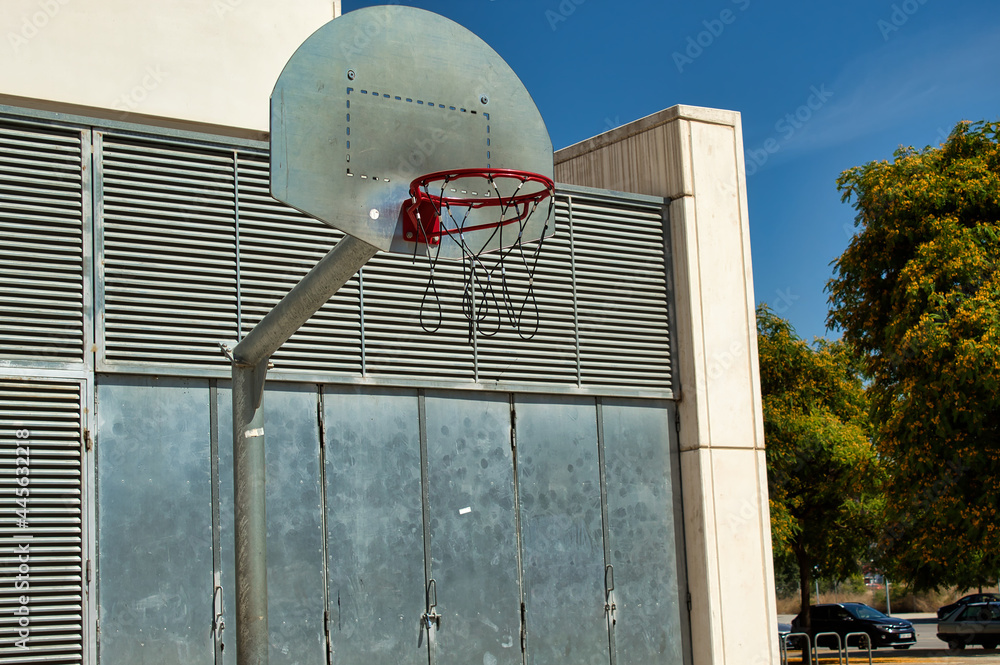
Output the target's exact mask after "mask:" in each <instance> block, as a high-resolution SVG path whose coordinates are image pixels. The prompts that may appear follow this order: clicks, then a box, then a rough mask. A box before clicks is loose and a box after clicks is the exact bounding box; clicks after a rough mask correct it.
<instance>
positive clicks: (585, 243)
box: [572, 196, 671, 387]
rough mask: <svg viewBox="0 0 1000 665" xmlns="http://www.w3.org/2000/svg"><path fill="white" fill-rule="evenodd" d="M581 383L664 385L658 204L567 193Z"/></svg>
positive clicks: (666, 344) (664, 299)
mask: <svg viewBox="0 0 1000 665" xmlns="http://www.w3.org/2000/svg"><path fill="white" fill-rule="evenodd" d="M572 215H573V242H574V250H575V251H574V255H575V264H576V286H577V301H578V312H579V335H580V373H581V382H582V384H583V385H593V384H604V385H629V386H639V385H645V386H660V387H665V386H670V384H671V364H670V338H669V323H670V321H669V316H668V294H667V270H666V253H665V251H664V221H663V207H662V206H659V205H651V204H640V203H639V202H636V201H631V202H630V201H627V200H625V199H618V200H614V199H606V200H605V199H601V198H597V197H595V198H593V199H590V200H588V199H587V198H586V197H579V196H574V197H573V199H572Z"/></svg>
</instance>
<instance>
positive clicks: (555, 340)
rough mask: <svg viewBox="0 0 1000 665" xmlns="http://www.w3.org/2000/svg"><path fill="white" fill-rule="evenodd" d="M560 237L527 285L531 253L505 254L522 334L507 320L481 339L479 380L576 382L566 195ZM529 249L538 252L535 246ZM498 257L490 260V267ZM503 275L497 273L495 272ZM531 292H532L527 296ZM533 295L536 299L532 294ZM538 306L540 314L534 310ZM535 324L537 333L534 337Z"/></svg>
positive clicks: (558, 219)
mask: <svg viewBox="0 0 1000 665" xmlns="http://www.w3.org/2000/svg"><path fill="white" fill-rule="evenodd" d="M555 223H556V234H555V235H553V236H552V237H550V238H548V239H546V240H545V241H544V242H543V243H542V245H541V247H540V248H538V254H537V262H536V263H534V265H535V271H534V275H533V279H531V281H530V284H529V277H528V272H529V271H528V269H527V268H526V263H527V266H531V265H532V262H533V259H532V257H531V255H528V256H526V257H525V259H521V257H520V256H519V253H517V252H514V253H512V254H509V255H507V257H506V258H505V260H504V267H505V269H506V274H507V282H508V284H509V292H510V295H511V297H510V300H511V302H512V304H513V308H514V312H515V316H516V313H517V312H523V313H522V314H521V319H520V320H521V327H520V334H519V332H518V331H517V330H515V329H514V328H513V327H512V324H511V321H510V320H509V318H508V317H507V316H504V317H503V319H502V320H501V322H500V323H501V326H500V331H499V332H498V333H497V334H496V335H494V336H493V337H487V338H480V339H479V342H478V352H479V377H480V379H483V380H490V381H516V382H545V383H569V384H576V383H577V353H576V328H575V323H574V311H573V310H574V308H573V303H574V297H573V270H572V267H573V257H572V252H571V246H570V236H569V208H568V202H567V200H566V197H564V196H559V197H558V198H557V203H556V208H555ZM529 249H531V250H532V251H534V249H535V245H530V246H529ZM491 259H495V257H488V258H487V261H488V262H489V263H490V264H491V265H492V264H493V262H494V261H493V260H491ZM497 274H499V271H498V272H497ZM529 288H530V289H531V290H532V291H533V294H532V293H531V292H529ZM532 295H533V296H534V298H533V299H532V297H531V296H532ZM535 305H537V314H536V310H535ZM536 323H537V330H536V331H535V332H534V335H533V336H531V337H530V339H523V338H522V337H521V335H522V334H523V335H531V333H532V330H533V329H534V328H535V325H536Z"/></svg>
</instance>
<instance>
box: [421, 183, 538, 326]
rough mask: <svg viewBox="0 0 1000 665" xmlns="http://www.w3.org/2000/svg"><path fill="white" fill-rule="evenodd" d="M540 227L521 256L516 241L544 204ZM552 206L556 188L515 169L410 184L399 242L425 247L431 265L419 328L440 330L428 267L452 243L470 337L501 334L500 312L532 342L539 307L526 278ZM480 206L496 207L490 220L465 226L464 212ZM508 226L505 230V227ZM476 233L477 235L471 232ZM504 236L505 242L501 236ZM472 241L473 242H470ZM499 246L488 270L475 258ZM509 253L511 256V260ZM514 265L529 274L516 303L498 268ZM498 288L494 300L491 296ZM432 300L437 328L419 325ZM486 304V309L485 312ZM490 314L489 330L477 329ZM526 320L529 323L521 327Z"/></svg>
mask: <svg viewBox="0 0 1000 665" xmlns="http://www.w3.org/2000/svg"><path fill="white" fill-rule="evenodd" d="M546 200H547V201H548V205H547V206H545V208H546V209H545V220H544V229H543V231H542V233H541V237H540V238H539V240H538V243H537V244H536V245H535V247H534V251H526V250H525V245H524V244H523V243H522V235H523V232H524V229H525V226H526V224H527V223H528V221H529V220H530V219H531V217H532V215H534V214H535V212H536V211H537V210H538V208H539V207H540V206H542V204H543V203H544V202H545V201H546ZM554 203H555V184H554V183H553V181H552V179H551V178H549V177H546V176H544V175H541V174H538V173H531V172H529V171H518V170H514V169H492V168H485V169H454V170H450V171H437V172H434V173H428V174H427V175H423V176H420V177H419V178H416V179H415V180H413V181H412V182H411V183H410V201H409V203H408V204H407V205H406V206H405V208H404V214H403V236H404V238H405V239H406V240H407V241H409V242H413V243H415V245H414V252H416V247H417V246H419V245H423V246H425V247H426V250H427V254H428V257H429V258H430V260H431V270H430V277H429V281H428V284H427V289H426V290H425V292H424V299H423V302H422V303H421V317H420V320H421V326H423V328H424V330H425V331H427V332H435V331H436V330H437V329H438V328H439V327H440V325H441V316H442V314H441V305H440V300H439V299H438V294H437V287H436V286H435V284H434V263H435V262H436V261H437V257H438V254H439V252H440V250H441V245H442V243H449V242H453V243H455V244H457V245H458V246H459V247H460V248H461V255H462V256H463V266H464V280H463V281H464V290H463V294H462V309H463V312H464V314H465V317H466V319H467V320H468V321H469V335H470V338H471V337H472V335H474V333H476V332H478V333H480V334H482V335H484V336H487V337H489V336H492V335H495V334H496V333H497V332H499V330H500V318H501V312H503V313H505V314H506V315H507V318H508V320H509V321H510V323H511V325H512V326H513V327H514V329H515V330H516V331H517V333H518V335H520V336H521V337H522V338H523V339H531V337H533V336H534V334H535V332H537V330H538V305H537V302H536V301H535V296H534V288H533V284H532V281H533V276H534V270H535V264H536V262H537V259H538V252H539V250H540V249H541V245H542V241H543V240H544V238H545V236H546V234H547V233H546V232H547V230H548V226H549V223H550V221H551V218H552V209H553V206H554ZM482 208H496V215H495V217H493V218H490V221H488V222H483V221H482V219H483V216H482V215H479V216H478V218H477V219H478V221H476V222H470V221H469V213H470V212H471V211H473V210H480V209H482ZM511 227H512V228H511ZM473 232H477V233H473ZM504 235H507V236H508V237H507V239H505V238H504ZM470 238H477V240H470ZM496 246H499V247H500V248H501V249H499V250H498V253H497V255H496V260H495V262H493V265H492V266H488V265H487V263H486V262H485V261H484V260H483V258H482V255H483V254H484V253H485V252H486V248H487V247H496ZM515 253H516V254H515ZM512 257H515V258H516V259H518V260H519V263H521V264H522V265H523V267H524V268H525V271H526V273H527V276H528V288H527V292H526V294H525V296H524V297H523V298H521V299H519V302H515V297H514V296H513V294H512V292H511V290H510V288H509V285H508V282H507V271H506V268H505V265H504V264H505V262H506V261H508V260H515V259H514V258H512ZM498 289H499V295H498V293H497V290H498ZM429 300H433V301H434V307H435V309H436V312H437V323H436V325H433V326H429V325H427V323H426V322H425V320H424V310H425V309H426V306H427V305H428V301H429ZM491 303H492V307H491ZM491 311H495V313H496V317H497V323H496V326H495V327H493V326H489V327H488V328H487V329H484V327H483V324H484V323H485V322H486V321H487V319H488V318H490V312H491ZM526 315H527V317H528V318H532V319H533V321H534V323H533V324H528V325H526Z"/></svg>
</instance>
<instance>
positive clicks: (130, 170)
mask: <svg viewBox="0 0 1000 665" xmlns="http://www.w3.org/2000/svg"><path fill="white" fill-rule="evenodd" d="M97 136H98V140H97V144H96V150H97V154H98V155H101V165H102V170H101V172H100V173H99V174H98V179H97V185H98V206H99V207H98V210H99V212H100V215H101V220H102V229H103V231H102V233H103V236H102V238H103V245H102V247H103V250H102V251H103V256H102V258H103V262H102V266H103V271H104V274H103V278H104V285H103V295H104V305H105V319H104V323H103V325H104V335H105V362H104V364H103V365H102V366H101V369H102V370H103V371H109V370H110V371H113V370H114V369H115V367H116V364H117V366H118V367H121V368H122V369H127V368H128V367H132V366H135V365H136V364H141V365H146V366H167V367H169V366H184V367H188V368H192V369H197V368H205V367H218V368H221V367H222V366H224V365H225V363H226V360H225V358H224V357H223V355H222V354H221V353H219V349H218V344H219V342H227V343H231V342H233V341H235V340H236V339H237V338H238V336H239V335H245V334H246V333H247V332H249V331H250V330H251V329H252V328H253V326H254V325H256V323H257V322H258V321H260V319H261V318H263V316H264V315H265V314H266V313H267V312H269V311H270V310H271V309H272V308H273V307H274V305H275V304H276V303H277V302H278V301H279V300H280V299H281V298H282V297H284V296H285V295H286V294H287V293H288V291H289V290H290V289H291V288H292V287H293V286H294V285H295V284H296V283H297V282H298V281H299V279H300V278H301V277H302V276H303V275H305V274H306V272H308V271H309V270H310V269H311V268H312V267H313V266H314V265H315V264H316V262H317V261H318V260H319V259H320V258H322V257H323V256H324V255H325V254H326V253H327V252H328V251H329V250H330V249H331V248H332V247H333V246H334V245H335V244H336V243H337V241H338V240H339V239H340V238H341V237H342V234H341V233H340V232H339V231H335V230H334V229H332V228H330V227H329V226H328V225H326V224H325V223H323V222H320V221H317V220H315V219H312V218H310V217H308V216H306V215H304V214H302V213H300V212H298V211H296V210H293V209H292V208H290V207H288V206H286V205H284V204H282V203H279V202H278V201H276V200H274V199H273V198H272V197H271V195H270V183H269V173H268V164H269V162H268V158H267V153H266V151H265V150H261V149H257V148H254V147H247V146H233V147H232V148H231V149H227V148H225V147H224V146H223V147H219V146H217V145H215V144H198V143H194V142H185V141H181V140H179V139H164V140H162V141H160V140H154V139H138V138H134V137H130V136H125V137H120V136H117V135H108V134H98V135H97ZM664 210H665V208H664V206H663V201H662V200H661V199H655V198H653V197H641V196H637V195H629V194H619V193H615V192H607V191H603V190H591V189H586V188H580V187H573V186H560V187H559V189H558V191H557V196H556V201H555V224H556V235H554V236H552V237H550V238H548V239H546V240H545V242H544V243H543V244H542V247H541V251H540V253H539V254H538V257H537V262H536V261H535V257H534V256H533V255H532V252H533V251H534V248H535V245H529V246H528V248H527V249H528V253H527V255H526V256H524V257H522V256H520V254H519V252H517V251H514V252H512V253H510V254H508V255H507V256H506V259H505V262H504V270H503V272H501V271H499V270H497V271H494V272H493V278H492V281H493V284H492V289H493V291H494V293H496V294H497V297H496V298H495V299H494V298H493V296H491V295H490V293H489V289H486V288H484V285H483V284H482V283H480V284H478V285H477V287H476V291H477V295H476V298H477V305H478V306H479V307H482V306H483V303H484V302H485V303H487V305H488V310H489V311H488V314H487V320H486V321H484V322H482V323H481V327H480V333H479V334H478V335H477V336H476V338H475V340H471V339H470V336H469V322H468V320H467V319H466V317H465V312H464V311H463V303H462V294H463V291H464V284H465V279H466V271H467V266H465V265H463V264H462V263H461V262H455V261H443V260H442V261H439V262H437V263H436V265H434V269H433V273H432V271H431V266H430V263H429V261H428V259H427V257H426V256H416V257H412V256H401V255H392V254H380V255H377V256H376V257H374V258H373V259H372V260H371V261H370V262H369V263H368V264H367V265H366V266H365V267H364V269H363V270H362V271H361V273H360V274H359V275H358V276H357V277H355V278H354V279H352V280H350V281H349V282H348V283H347V284H346V285H345V286H344V287H343V288H342V289H341V291H340V292H339V293H337V295H336V296H335V297H333V298H331V300H330V302H328V303H326V304H325V305H324V306H323V307H322V308H321V309H320V310H319V311H318V312H317V313H316V314H315V315H313V317H312V318H311V319H310V320H309V321H308V322H307V323H306V324H305V326H303V327H302V329H301V330H299V331H298V332H296V333H295V334H294V335H292V337H291V338H290V339H289V340H288V341H287V342H286V343H285V344H284V345H283V346H282V348H281V349H279V350H278V351H277V352H276V353H275V354H274V357H273V361H274V364H275V369H276V370H277V371H279V372H286V371H287V372H293V373H294V372H299V373H308V374H309V375H310V376H313V377H322V376H324V375H325V376H330V377H331V380H336V379H337V378H343V377H354V378H357V379H368V378H370V379H374V380H378V381H383V382H388V383H393V382H396V381H401V382H406V383H407V384H411V383H412V382H425V381H426V382H431V383H440V382H452V383H459V384H462V383H468V382H479V383H484V384H491V385H496V384H517V385H526V384H539V385H545V384H548V385H553V386H556V385H562V386H574V387H591V386H596V387H599V388H600V389H601V390H606V389H617V388H622V389H627V390H630V391H634V390H669V389H670V388H671V381H672V374H671V363H670V336H669V323H670V321H669V317H668V293H667V288H668V284H667V263H666V256H665V249H664V236H665V221H664ZM495 260H496V254H493V255H486V256H484V257H482V261H483V262H484V263H485V264H486V265H487V266H488V267H490V266H492V265H493V262H495ZM528 265H534V266H535V271H534V274H533V275H532V277H531V278H529V276H528V269H527V266H528ZM432 274H433V276H432ZM504 280H505V281H506V288H507V289H508V293H509V295H510V298H509V302H510V303H511V311H506V309H505V307H504V298H503V297H501V296H500V293H501V290H502V288H503V284H502V282H503V281H504ZM491 300H492V302H490V301H491ZM99 304H100V303H99ZM536 306H537V320H536V314H535V312H536ZM511 316H513V317H514V318H519V319H520V330H518V329H517V328H516V327H515V326H514V325H512V323H511V320H510V318H511ZM498 319H499V320H498ZM498 323H499V324H500V325H499V329H498V331H497V332H496V333H495V334H493V335H489V334H484V332H485V333H489V332H491V331H493V330H496V329H497V324H498ZM536 323H537V330H535V326H536ZM425 328H428V329H434V331H433V332H427V331H426V330H425ZM519 332H520V333H521V334H524V335H531V333H534V334H533V335H531V338H530V339H523V338H522V337H521V335H520V334H519Z"/></svg>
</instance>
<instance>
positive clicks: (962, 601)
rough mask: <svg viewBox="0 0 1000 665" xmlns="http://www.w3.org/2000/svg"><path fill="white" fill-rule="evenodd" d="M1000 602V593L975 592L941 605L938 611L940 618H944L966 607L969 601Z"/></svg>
mask: <svg viewBox="0 0 1000 665" xmlns="http://www.w3.org/2000/svg"><path fill="white" fill-rule="evenodd" d="M996 602H1000V594H996V593H973V594H970V595H968V596H965V597H964V598H959V599H958V600H956V601H955V602H954V603H952V604H950V605H944V606H943V607H939V608H938V611H937V616H938V619H943V618H945V617H946V616H948V615H949V614H951V613H952V612H954V611H955V610H957V609H958V608H960V607H965V606H966V605H968V604H969V603H996Z"/></svg>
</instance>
